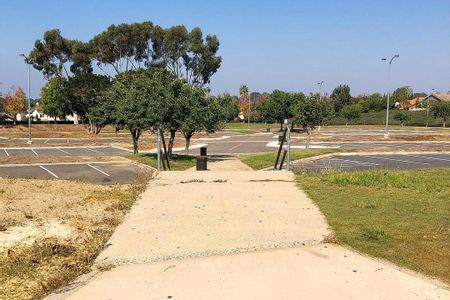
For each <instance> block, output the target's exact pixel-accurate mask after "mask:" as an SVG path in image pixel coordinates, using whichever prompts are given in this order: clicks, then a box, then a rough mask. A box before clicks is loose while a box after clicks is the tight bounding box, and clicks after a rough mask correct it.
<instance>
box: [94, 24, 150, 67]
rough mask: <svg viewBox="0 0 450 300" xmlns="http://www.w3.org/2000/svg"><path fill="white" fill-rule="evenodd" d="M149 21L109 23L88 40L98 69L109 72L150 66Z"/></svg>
mask: <svg viewBox="0 0 450 300" xmlns="http://www.w3.org/2000/svg"><path fill="white" fill-rule="evenodd" d="M152 31H153V23H152V22H142V23H132V24H119V25H111V26H109V27H108V28H107V29H106V30H105V31H103V32H101V33H99V34H97V35H96V36H94V37H93V38H92V40H90V41H89V44H90V46H91V48H92V53H93V59H94V60H95V61H96V62H97V66H98V67H99V69H100V70H101V71H102V72H104V73H105V74H108V75H109V76H112V75H113V74H110V73H109V72H108V70H107V69H106V68H105V67H106V66H109V67H111V68H112V69H113V70H114V73H115V75H117V74H120V73H122V72H127V71H130V70H136V69H140V68H143V67H150V66H151V65H152V64H151V61H152V59H153V51H152V45H151V37H152Z"/></svg>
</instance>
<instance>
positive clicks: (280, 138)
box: [278, 135, 286, 143]
mask: <svg viewBox="0 0 450 300" xmlns="http://www.w3.org/2000/svg"><path fill="white" fill-rule="evenodd" d="M281 141H283V136H282V135H279V136H278V143H281ZM284 142H286V137H284Z"/></svg>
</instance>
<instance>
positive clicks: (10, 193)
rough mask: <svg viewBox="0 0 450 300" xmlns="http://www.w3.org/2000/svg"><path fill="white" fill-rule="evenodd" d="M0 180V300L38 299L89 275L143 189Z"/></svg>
mask: <svg viewBox="0 0 450 300" xmlns="http://www.w3.org/2000/svg"><path fill="white" fill-rule="evenodd" d="M145 180H148V177H146V176H144V177H143V181H142V182H143V183H142V184H137V185H135V186H119V185H117V186H112V187H108V186H103V185H94V184H89V183H81V182H75V181H65V180H36V179H31V180H25V179H1V180H0V299H36V298H42V297H43V296H45V295H47V294H48V293H49V292H51V291H53V290H54V289H56V288H58V287H60V286H62V285H65V284H67V283H68V282H69V281H70V280H72V279H73V278H75V277H77V276H79V275H81V274H83V273H86V272H89V271H91V266H92V262H93V260H94V259H95V257H96V256H97V255H98V253H99V252H100V251H101V250H102V249H103V247H104V244H105V242H106V241H107V239H108V238H109V236H110V235H111V233H112V232H113V230H114V228H115V227H116V226H117V225H118V224H119V223H120V222H121V221H122V219H123V217H124V215H125V212H126V211H128V209H129V208H130V207H131V205H132V203H134V201H135V199H136V198H137V196H138V195H139V194H140V192H141V191H142V190H143V188H144V187H145Z"/></svg>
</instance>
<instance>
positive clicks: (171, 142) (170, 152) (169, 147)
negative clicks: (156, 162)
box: [167, 130, 176, 159]
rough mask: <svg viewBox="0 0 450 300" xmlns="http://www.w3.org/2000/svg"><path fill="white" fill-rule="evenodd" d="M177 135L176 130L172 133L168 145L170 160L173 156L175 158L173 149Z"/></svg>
mask: <svg viewBox="0 0 450 300" xmlns="http://www.w3.org/2000/svg"><path fill="white" fill-rule="evenodd" d="M175 133H176V131H175V130H171V131H170V137H169V143H168V145H167V154H168V155H169V159H172V156H173V152H172V149H173V143H174V142H175Z"/></svg>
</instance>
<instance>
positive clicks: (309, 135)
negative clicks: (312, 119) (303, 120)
mask: <svg viewBox="0 0 450 300" xmlns="http://www.w3.org/2000/svg"><path fill="white" fill-rule="evenodd" d="M306 133H307V134H308V138H307V139H306V149H309V144H310V143H311V128H309V127H308V128H306Z"/></svg>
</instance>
